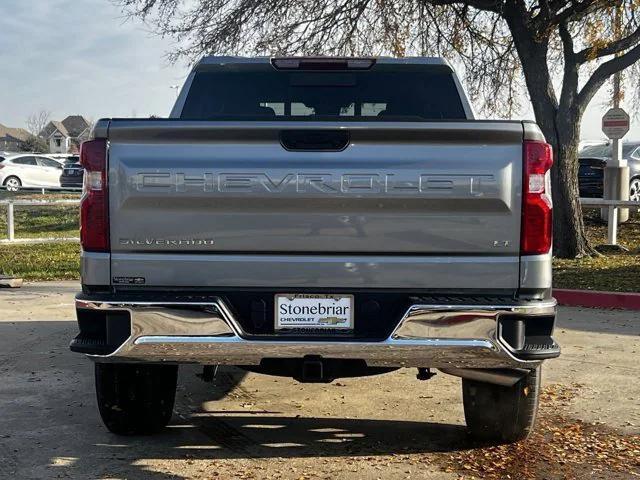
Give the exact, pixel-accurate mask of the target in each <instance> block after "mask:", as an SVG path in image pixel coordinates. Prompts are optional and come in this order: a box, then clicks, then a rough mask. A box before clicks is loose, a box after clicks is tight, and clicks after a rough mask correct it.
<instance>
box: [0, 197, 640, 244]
mask: <svg viewBox="0 0 640 480" xmlns="http://www.w3.org/2000/svg"><path fill="white" fill-rule="evenodd" d="M580 203H581V204H582V206H583V207H586V208H601V207H605V208H607V207H608V208H609V235H608V241H609V243H610V244H611V245H615V244H616V243H617V236H618V209H620V208H637V209H640V202H632V201H630V200H604V199H602V198H581V199H580ZM0 205H4V206H5V208H6V215H7V217H6V218H7V238H6V239H0V243H43V242H78V241H80V239H79V238H78V237H62V238H55V237H51V238H19V239H18V238H15V216H14V207H16V206H31V207H33V206H38V207H43V206H49V205H53V206H55V205H80V199H69V200H19V199H18V200H0Z"/></svg>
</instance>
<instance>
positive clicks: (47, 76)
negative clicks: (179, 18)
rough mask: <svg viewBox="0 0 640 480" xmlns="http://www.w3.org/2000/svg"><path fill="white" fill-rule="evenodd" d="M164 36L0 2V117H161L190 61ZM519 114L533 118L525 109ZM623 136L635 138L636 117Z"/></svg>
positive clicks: (86, 8) (589, 127)
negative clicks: (176, 54)
mask: <svg viewBox="0 0 640 480" xmlns="http://www.w3.org/2000/svg"><path fill="white" fill-rule="evenodd" d="M171 48H172V41H171V40H170V39H162V38H160V37H158V36H155V35H153V34H152V33H150V32H149V28H148V27H147V26H145V25H144V24H142V23H141V22H140V21H137V20H133V21H132V20H126V19H125V18H124V17H123V15H122V13H121V11H120V10H119V8H118V7H117V6H116V5H114V4H113V3H112V2H111V1H110V0H28V1H25V0H0V123H1V124H3V125H6V126H10V127H24V126H25V121H26V119H27V117H28V116H29V115H30V114H32V113H35V112H38V111H40V110H47V111H50V112H51V118H52V119H56V120H62V119H63V118H64V117H66V116H67V115H74V114H79V115H84V116H85V117H87V118H91V119H94V120H97V119H98V118H103V117H131V116H137V117H148V116H149V115H152V114H153V115H158V116H165V115H168V113H169V111H170V110H171V107H172V105H173V102H174V100H175V96H176V91H175V89H172V88H171V87H172V86H175V85H181V84H182V83H183V82H184V79H185V78H186V76H187V74H188V71H189V66H188V65H186V64H176V65H171V64H170V63H169V62H168V61H167V59H166V57H165V55H166V53H167V52H169V51H170V50H171ZM605 93H606V92H604V91H603V92H601V93H600V95H598V96H597V97H596V98H595V99H594V100H593V101H592V102H591V105H590V106H589V108H588V110H587V112H586V114H585V117H584V120H583V124H582V135H581V136H582V138H583V139H585V140H598V139H601V138H604V137H603V134H602V132H601V131H600V121H601V117H602V114H603V113H604V112H605V111H606V110H607V109H608V105H607V100H606V97H605ZM521 118H523V119H532V118H533V115H532V113H531V109H530V108H527V109H525V110H524V111H523V112H521ZM627 138H629V139H631V138H636V139H640V118H635V119H633V118H632V129H631V132H630V133H629V134H628V135H627Z"/></svg>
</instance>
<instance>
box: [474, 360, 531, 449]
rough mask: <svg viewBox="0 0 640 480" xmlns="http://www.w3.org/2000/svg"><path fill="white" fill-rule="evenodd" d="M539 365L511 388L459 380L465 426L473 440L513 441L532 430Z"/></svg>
mask: <svg viewBox="0 0 640 480" xmlns="http://www.w3.org/2000/svg"><path fill="white" fill-rule="evenodd" d="M540 377H541V367H538V368H536V369H535V370H531V371H530V372H529V373H528V374H527V375H525V376H524V377H523V378H522V379H521V380H520V381H518V383H516V384H515V385H514V386H512V387H503V386H500V385H494V384H491V383H484V382H477V381H475V380H465V379H462V398H463V401H464V416H465V418H466V420H467V429H468V431H469V433H470V434H471V436H472V437H473V438H474V439H475V440H479V441H481V442H487V443H494V444H495V443H513V442H517V441H519V440H524V439H525V438H527V437H528V436H529V434H530V433H531V432H532V431H533V427H534V424H535V421H536V413H537V411H538V399H539V395H540Z"/></svg>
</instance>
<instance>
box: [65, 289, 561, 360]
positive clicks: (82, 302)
mask: <svg viewBox="0 0 640 480" xmlns="http://www.w3.org/2000/svg"><path fill="white" fill-rule="evenodd" d="M555 307H556V302H555V300H553V299H551V300H544V301H534V302H530V303H527V304H520V305H518V304H512V305H476V304H473V305H459V304H456V305H413V306H411V307H410V308H408V310H407V311H406V313H405V314H404V316H403V317H402V319H401V320H400V322H399V323H398V325H397V327H396V328H395V330H394V331H393V333H392V334H391V335H390V336H389V338H387V339H386V340H384V341H375V342H367V341H351V340H348V339H344V338H341V339H336V340H335V341H328V340H312V339H311V340H306V339H305V340H300V339H287V338H286V337H285V336H274V335H269V336H264V337H255V336H254V337H252V338H247V337H249V336H248V335H246V334H245V332H243V330H242V328H241V327H240V324H239V323H238V322H237V321H236V319H234V317H233V315H232V314H231V312H230V310H229V309H228V308H227V306H226V305H225V303H224V301H223V300H222V299H221V298H218V297H212V298H209V299H207V301H206V302H203V301H193V302H191V301H187V302H171V303H163V302H147V301H129V300H127V301H115V300H95V299H92V300H86V299H82V298H78V299H76V308H77V309H78V311H83V310H89V311H93V312H100V311H108V312H128V313H129V315H130V320H131V335H130V336H129V337H128V338H127V339H126V340H125V341H124V343H122V344H121V345H120V346H119V347H117V348H116V349H115V351H113V353H110V354H106V355H90V356H91V357H92V358H93V359H95V360H96V361H101V362H110V361H111V362H113V361H117V362H130V361H132V362H133V361H143V362H175V363H202V364H228V365H259V364H260V361H261V360H262V359H263V358H302V357H305V356H307V355H315V356H321V357H324V358H337V359H362V360H365V361H366V362H367V365H369V366H397V367H432V368H532V367H535V366H536V365H537V364H539V361H538V360H535V361H527V360H522V359H519V358H516V357H515V356H514V355H513V354H512V353H511V352H510V351H509V348H508V347H507V346H506V345H505V344H504V342H503V341H502V340H501V339H499V338H498V336H497V334H496V331H497V328H496V326H497V320H498V318H499V317H500V316H501V315H505V314H508V315H517V316H519V317H523V318H529V317H531V318H532V320H533V319H534V318H535V317H538V316H547V317H548V316H550V315H555ZM356 321H357V320H356Z"/></svg>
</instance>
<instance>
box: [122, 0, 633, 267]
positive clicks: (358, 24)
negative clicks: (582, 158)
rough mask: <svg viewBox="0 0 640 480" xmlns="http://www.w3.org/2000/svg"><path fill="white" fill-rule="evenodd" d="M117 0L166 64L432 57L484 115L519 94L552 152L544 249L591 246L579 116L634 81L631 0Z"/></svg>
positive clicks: (567, 253) (564, 253)
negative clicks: (453, 69)
mask: <svg viewBox="0 0 640 480" xmlns="http://www.w3.org/2000/svg"><path fill="white" fill-rule="evenodd" d="M118 1H119V3H120V4H121V6H122V7H123V9H124V11H125V12H127V13H128V14H129V15H131V16H134V17H141V18H143V19H144V20H145V21H148V22H149V23H150V24H151V25H152V26H153V27H154V28H155V29H156V31H157V33H158V34H160V35H163V36H170V37H173V38H174V39H176V40H177V41H178V42H177V44H178V47H177V48H176V49H175V50H174V51H173V52H171V53H170V58H171V59H172V60H177V59H180V58H186V59H189V60H194V59H196V58H198V57H199V56H201V55H203V54H207V53H215V54H222V53H229V54H263V55H276V54H277V55H282V54H348V55H381V54H392V55H396V56H405V55H412V54H420V55H439V56H444V57H446V58H448V59H449V60H450V61H452V62H453V63H454V65H456V66H457V67H458V68H459V69H461V70H462V73H463V75H464V78H465V81H466V83H467V86H468V89H469V92H470V94H471V97H472V99H473V100H474V101H475V102H476V104H477V105H479V107H480V108H481V109H483V110H484V111H485V112H487V113H489V114H493V115H497V116H500V117H508V116H510V115H511V114H512V113H513V112H514V111H516V110H517V109H518V108H519V107H520V105H519V98H520V93H521V92H523V91H526V92H528V95H529V98H530V99H531V103H532V106H533V110H534V113H535V117H536V120H537V122H538V124H539V125H540V127H541V128H542V130H543V132H544V134H545V136H546V138H547V140H548V141H549V142H550V143H551V144H552V145H553V148H554V151H555V154H556V163H555V166H554V168H553V171H552V179H553V191H554V196H555V198H554V201H555V207H556V208H555V210H556V215H555V223H554V228H555V240H554V251H555V254H556V255H558V256H560V257H567V258H569V257H576V256H581V255H585V254H589V253H590V252H591V251H592V250H591V248H590V247H589V244H588V241H587V238H586V236H585V232H584V223H583V219H582V212H581V207H580V203H579V194H578V181H577V172H578V159H577V150H578V142H579V132H580V123H581V121H582V116H583V114H584V111H585V109H586V107H587V105H589V103H590V101H591V100H592V99H593V97H594V95H595V94H596V93H597V92H598V90H599V89H600V88H601V87H602V86H603V85H604V84H605V83H606V82H607V81H608V80H609V79H610V78H611V77H612V76H613V75H614V74H615V73H616V72H620V71H622V70H625V69H627V68H629V67H632V68H634V69H635V70H634V72H635V73H634V74H633V75H629V79H630V81H633V79H635V81H636V82H640V74H639V73H640V68H638V63H637V62H638V59H640V8H639V6H638V0H193V1H191V2H183V1H182V0H118ZM615 15H619V16H620V19H621V21H620V22H617V23H616V22H614V21H613V18H614V17H615ZM616 25H617V26H618V27H616ZM637 86H638V84H637V83H636V84H635V85H634V88H637ZM637 91H638V90H636V92H637Z"/></svg>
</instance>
